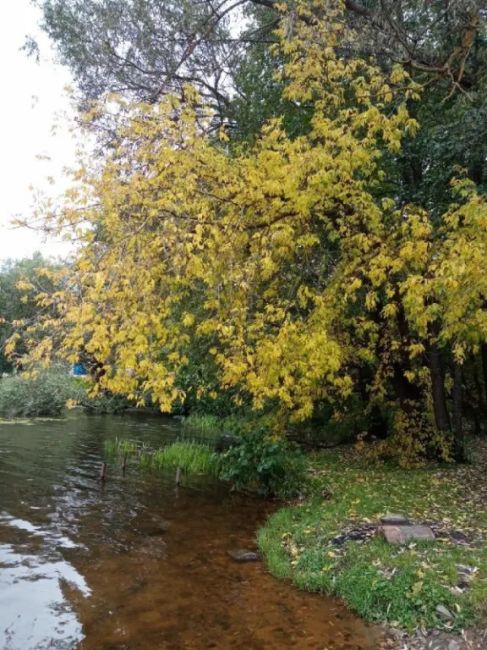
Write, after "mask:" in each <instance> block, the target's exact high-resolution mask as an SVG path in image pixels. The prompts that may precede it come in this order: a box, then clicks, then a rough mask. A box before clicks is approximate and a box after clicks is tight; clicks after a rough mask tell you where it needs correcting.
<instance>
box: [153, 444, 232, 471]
mask: <svg viewBox="0 0 487 650" xmlns="http://www.w3.org/2000/svg"><path fill="white" fill-rule="evenodd" d="M151 464H152V465H153V466H154V467H157V468H158V469H177V468H178V467H179V468H180V469H181V470H183V471H184V472H186V473H187V474H192V475H194V474H200V475H204V476H210V477H212V478H218V477H219V471H220V459H219V457H218V454H216V453H215V452H214V451H212V450H211V449H210V448H209V447H208V446H207V445H202V444H200V443H196V442H187V441H179V442H174V443H172V444H171V445H168V446H167V447H162V448H161V449H158V450H157V451H155V452H154V453H153V454H152V456H151Z"/></svg>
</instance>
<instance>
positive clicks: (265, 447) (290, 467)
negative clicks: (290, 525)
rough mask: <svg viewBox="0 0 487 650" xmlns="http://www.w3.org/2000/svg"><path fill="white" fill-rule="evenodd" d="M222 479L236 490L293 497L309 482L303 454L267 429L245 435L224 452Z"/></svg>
mask: <svg viewBox="0 0 487 650" xmlns="http://www.w3.org/2000/svg"><path fill="white" fill-rule="evenodd" d="M220 476H221V478H223V479H224V480H227V481H230V482H231V483H232V485H233V486H234V487H235V488H236V489H237V490H242V489H255V490H256V491H257V492H258V493H259V494H262V495H264V496H280V497H286V496H293V495H296V494H298V493H299V492H300V491H301V490H302V489H303V487H304V485H305V483H306V461H305V458H304V456H303V455H302V454H301V453H299V452H297V451H295V450H293V449H291V448H290V447H289V445H287V444H286V443H285V442H283V441H280V440H275V439H273V438H271V437H270V436H269V435H268V434H267V432H266V430H265V429H259V430H256V431H254V432H252V433H250V434H246V435H244V436H243V437H242V440H241V442H240V444H238V445H235V446H233V447H231V448H230V449H229V450H228V451H226V452H225V453H224V454H223V455H222V468H221V472H220Z"/></svg>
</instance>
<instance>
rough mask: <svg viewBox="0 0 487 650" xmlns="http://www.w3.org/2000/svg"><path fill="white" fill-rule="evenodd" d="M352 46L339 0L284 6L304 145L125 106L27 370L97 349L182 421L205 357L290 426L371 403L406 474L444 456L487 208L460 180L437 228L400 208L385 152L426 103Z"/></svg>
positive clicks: (175, 105) (172, 100)
mask: <svg viewBox="0 0 487 650" xmlns="http://www.w3.org/2000/svg"><path fill="white" fill-rule="evenodd" d="M353 38H354V34H353V33H352V32H350V30H349V28H348V27H347V25H346V21H345V20H344V6H343V2H342V1H341V0H328V1H326V2H323V0H320V1H319V2H318V1H314V2H303V1H298V2H297V3H296V6H295V8H294V9H293V11H290V10H286V11H284V9H283V15H282V21H281V26H280V29H279V48H280V51H281V54H282V56H283V57H284V60H285V61H286V64H285V66H284V69H283V70H282V75H283V78H284V79H285V81H286V85H285V93H286V97H287V99H288V100H290V101H292V102H295V103H298V104H301V105H307V106H309V107H310V112H311V114H312V117H311V120H310V123H309V128H308V129H307V130H306V132H305V133H304V134H302V135H300V136H298V137H294V138H292V137H290V136H289V135H288V134H286V132H285V131H284V129H283V127H282V125H281V123H280V120H279V119H275V120H273V121H271V122H270V123H268V124H267V125H266V126H265V128H264V129H263V131H262V134H261V137H260V138H259V139H258V141H257V142H256V144H255V145H252V146H251V147H248V148H241V149H240V150H239V151H237V152H235V150H233V149H232V148H231V147H229V145H228V143H227V138H226V136H225V133H223V132H222V133H221V134H220V137H219V138H218V139H215V138H212V137H209V136H208V135H205V133H207V132H208V129H207V128H206V127H207V126H208V124H209V123H210V122H211V113H210V112H209V110H206V109H205V107H204V106H203V107H202V106H201V101H200V100H199V98H198V97H197V96H196V93H195V91H194V90H192V89H191V87H186V88H185V91H184V97H179V98H176V97H168V98H167V99H166V100H164V101H163V102H161V103H158V104H156V105H145V104H138V105H129V104H126V103H124V102H123V100H121V99H118V100H116V99H115V98H113V97H110V98H109V104H110V110H111V111H112V112H113V107H114V103H115V102H116V103H117V120H118V124H119V126H118V132H117V134H116V137H115V138H114V140H113V142H112V145H111V147H110V148H109V149H108V150H107V151H106V153H105V155H104V156H103V157H102V158H101V159H96V160H95V161H89V160H88V161H86V160H85V161H83V164H82V165H81V166H80V170H79V171H78V172H77V175H76V179H75V180H76V183H75V184H74V187H73V189H72V190H71V191H70V192H69V193H68V195H67V197H66V201H65V204H64V206H63V207H62V209H61V211H60V212H57V213H56V215H55V216H49V215H47V216H46V217H45V219H46V222H48V225H49V227H50V228H51V229H52V228H55V229H58V230H60V231H61V230H62V231H63V232H66V231H68V232H71V233H72V236H73V237H74V238H75V239H76V241H77V249H76V250H77V252H76V255H75V258H74V260H73V263H72V265H71V266H70V267H69V268H68V269H67V270H65V271H64V274H65V275H64V277H63V280H62V286H63V289H62V290H61V291H57V292H56V293H55V294H54V295H44V296H41V297H40V300H41V301H43V302H44V303H45V304H50V305H53V306H54V307H55V309H56V313H57V315H56V317H52V318H49V319H45V320H44V321H41V322H39V323H36V324H35V325H34V326H33V328H31V330H30V332H27V338H29V337H30V338H31V339H32V341H35V342H36V344H35V345H34V346H32V350H31V353H30V361H31V362H33V363H39V362H41V361H47V360H49V359H50V357H51V356H52V355H53V354H55V355H60V356H62V357H64V358H67V359H70V360H72V361H74V360H77V359H78V358H79V356H80V354H83V355H86V356H87V357H89V358H90V359H92V360H93V363H94V364H95V365H96V368H97V373H96V374H97V379H98V386H99V387H100V388H103V389H109V390H111V391H113V392H119V393H124V394H127V395H129V396H130V397H131V398H133V399H136V400H138V401H140V402H142V401H144V399H145V398H146V396H148V395H150V396H151V398H152V399H153V401H155V402H156V403H157V404H159V406H160V407H161V409H163V410H170V409H171V407H172V405H173V404H174V403H175V402H176V401H178V400H181V399H184V394H183V393H184V390H183V388H182V387H181V385H180V383H179V382H178V376H179V374H180V373H181V370H182V369H184V367H185V366H187V364H188V363H190V361H191V354H192V353H194V350H195V349H198V347H201V349H203V350H204V354H205V355H206V356H207V357H208V359H210V360H211V363H212V364H213V366H214V367H215V368H216V370H217V374H218V381H219V384H220V386H222V387H232V389H233V391H234V394H235V395H236V399H237V400H239V399H241V398H242V397H243V396H246V397H248V398H250V399H251V401H252V404H253V407H254V408H255V409H262V408H265V407H267V406H269V405H272V406H273V408H274V409H275V410H276V412H277V413H278V414H279V415H280V416H281V417H280V421H281V423H285V422H287V421H289V420H295V421H299V420H304V419H306V418H308V417H310V416H311V415H312V414H313V409H314V407H315V404H316V403H317V402H319V401H322V400H326V401H329V402H332V403H333V402H336V403H340V401H343V400H344V399H346V398H347V397H348V396H349V395H350V394H351V393H352V392H353V391H357V390H361V391H362V392H363V393H364V394H365V395H366V399H367V401H368V403H369V405H374V404H375V405H377V404H379V405H381V406H384V405H387V406H388V407H389V406H390V407H391V408H392V410H393V412H394V413H395V415H394V426H393V431H394V435H395V438H394V437H393V443H394V446H395V447H396V449H399V450H400V451H401V454H402V457H403V459H404V462H413V461H414V459H415V458H417V457H418V455H424V454H425V453H438V452H441V453H444V454H447V453H448V449H449V446H448V443H449V441H450V438H451V436H450V435H449V431H450V430H451V428H452V427H451V426H449V423H448V422H445V421H443V420H442V419H441V416H442V408H444V405H442V403H441V401H442V399H444V395H442V393H441V390H438V385H437V384H435V381H436V382H437V379H438V377H437V375H435V365H434V359H435V354H436V353H437V352H438V350H439V349H441V348H446V349H448V350H452V351H453V353H454V355H455V358H456V362H457V363H458V364H460V365H461V363H462V359H463V358H464V356H465V353H466V351H467V350H469V349H472V348H474V347H475V346H478V345H479V344H480V343H481V342H482V341H484V340H486V339H487V323H486V317H485V296H486V293H487V291H486V278H487V269H486V263H485V255H484V252H485V250H486V243H487V241H486V232H487V228H486V219H487V207H486V204H485V201H484V199H483V198H481V197H479V196H478V195H477V194H476V192H475V190H474V189H473V188H472V187H469V186H468V185H466V184H465V183H461V182H459V191H458V203H457V204H455V205H452V206H451V209H450V210H449V211H448V212H447V213H446V214H445V215H444V218H443V222H442V224H441V226H440V227H439V228H438V227H437V226H436V225H433V224H432V223H431V221H430V219H429V215H428V213H427V212H426V211H424V210H422V209H421V208H419V207H415V206H399V205H397V204H396V200H395V197H394V196H393V195H392V196H388V195H387V191H386V190H385V189H384V188H385V187H387V184H386V183H385V181H386V180H387V174H388V169H387V164H386V157H385V156H384V152H390V153H391V154H394V153H397V152H398V151H399V150H400V147H401V140H402V138H403V137H404V135H405V134H408V133H409V134H411V133H414V131H415V130H416V128H417V124H416V123H415V121H414V120H413V119H411V118H410V117H409V115H408V111H407V108H406V104H407V101H414V100H415V99H416V98H417V96H418V92H419V91H418V88H417V87H416V86H415V85H414V84H413V83H412V82H411V81H410V80H409V78H408V77H407V75H406V74H405V72H404V71H403V70H402V69H401V68H400V67H395V68H393V69H392V70H390V71H389V72H387V73H385V72H384V71H381V70H380V68H379V67H378V65H376V64H375V63H374V62H373V61H368V60H365V59H363V58H354V57H352V56H350V55H349V54H347V52H348V49H347V43H349V42H351V41H352V40H353ZM103 110H104V107H103V106H99V107H98V108H97V111H103ZM51 313H52V312H51ZM40 330H42V331H44V332H45V335H44V337H43V339H42V342H41V343H40V344H39V331H40ZM432 360H433V363H432ZM194 381H195V383H199V384H200V385H199V386H198V387H197V388H198V389H199V390H201V391H204V390H205V389H206V388H207V386H206V385H205V377H200V378H199V379H198V378H195V379H194ZM437 383H438V382H437ZM440 389H441V386H440ZM443 391H444V386H443ZM429 411H431V413H432V414H434V415H435V416H436V419H434V418H433V417H430V416H429ZM443 416H445V413H443ZM447 419H448V418H447ZM447 425H448V426H447ZM438 432H440V433H441V436H440V435H439V433H438ZM445 434H446V435H445Z"/></svg>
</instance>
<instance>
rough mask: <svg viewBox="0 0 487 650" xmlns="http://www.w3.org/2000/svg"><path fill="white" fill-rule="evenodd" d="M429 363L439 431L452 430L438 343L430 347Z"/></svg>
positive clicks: (434, 408)
mask: <svg viewBox="0 0 487 650" xmlns="http://www.w3.org/2000/svg"><path fill="white" fill-rule="evenodd" d="M428 365H429V369H430V376H431V391H432V397H433V410H434V413H435V422H436V427H437V429H438V430H439V431H451V426H450V416H449V414H448V408H447V406H446V391H445V376H444V372H443V367H442V364H441V358H440V351H439V350H438V348H437V347H436V345H431V346H430V347H429V350H428Z"/></svg>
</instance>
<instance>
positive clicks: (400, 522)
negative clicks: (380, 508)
mask: <svg viewBox="0 0 487 650" xmlns="http://www.w3.org/2000/svg"><path fill="white" fill-rule="evenodd" d="M380 523H381V524H383V525H384V526H407V525H409V523H410V521H409V519H408V518H407V517H405V516H404V515H399V514H396V513H394V512H388V513H386V514H385V515H384V516H383V517H381V518H380Z"/></svg>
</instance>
